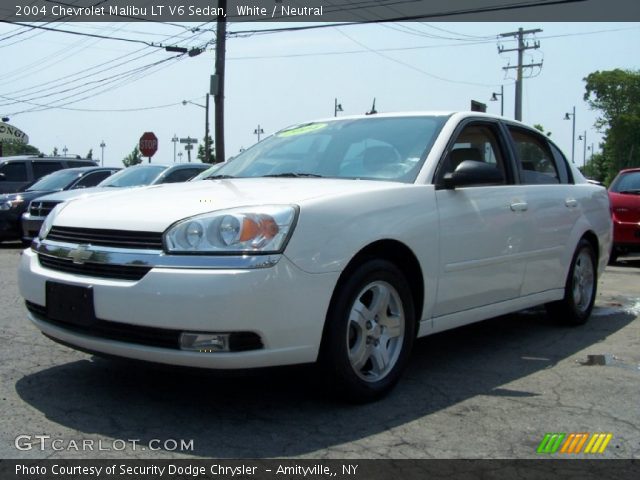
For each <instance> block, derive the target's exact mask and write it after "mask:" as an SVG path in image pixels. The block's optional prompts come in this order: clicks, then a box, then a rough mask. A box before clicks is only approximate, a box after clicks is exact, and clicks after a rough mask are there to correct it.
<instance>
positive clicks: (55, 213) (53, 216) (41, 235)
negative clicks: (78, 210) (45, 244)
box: [38, 202, 70, 240]
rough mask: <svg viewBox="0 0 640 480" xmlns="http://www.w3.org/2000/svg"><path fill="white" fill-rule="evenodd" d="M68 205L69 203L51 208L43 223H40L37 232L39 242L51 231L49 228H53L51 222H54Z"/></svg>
mask: <svg viewBox="0 0 640 480" xmlns="http://www.w3.org/2000/svg"><path fill="white" fill-rule="evenodd" d="M69 203H70V202H62V203H59V204H58V205H56V206H55V207H54V208H53V210H51V212H49V215H47V216H46V218H45V219H44V222H42V226H41V227H40V232H38V237H39V238H40V240H44V239H45V238H46V236H47V235H48V234H49V230H51V227H53V222H54V221H55V219H56V217H57V216H58V215H59V214H60V212H61V211H62V209H63V208H65V207H66V206H67V205H69Z"/></svg>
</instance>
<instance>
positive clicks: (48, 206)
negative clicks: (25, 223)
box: [29, 200, 60, 218]
mask: <svg viewBox="0 0 640 480" xmlns="http://www.w3.org/2000/svg"><path fill="white" fill-rule="evenodd" d="M58 203H60V202H55V201H51V202H48V201H40V200H34V201H32V202H31V203H30V204H29V215H31V216H32V217H38V218H44V217H46V216H47V215H49V214H50V213H51V210H53V209H54V208H55V206H56V205H58Z"/></svg>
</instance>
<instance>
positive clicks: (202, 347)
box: [180, 333, 229, 353]
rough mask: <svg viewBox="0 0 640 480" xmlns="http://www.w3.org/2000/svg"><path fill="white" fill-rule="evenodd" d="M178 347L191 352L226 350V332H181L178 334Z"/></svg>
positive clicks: (227, 343)
mask: <svg viewBox="0 0 640 480" xmlns="http://www.w3.org/2000/svg"><path fill="white" fill-rule="evenodd" d="M180 349H181V350H190V351H192V352H203V353H209V352H228V351H229V334H228V333H183V334H181V335H180Z"/></svg>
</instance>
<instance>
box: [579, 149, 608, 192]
mask: <svg viewBox="0 0 640 480" xmlns="http://www.w3.org/2000/svg"><path fill="white" fill-rule="evenodd" d="M582 173H583V174H584V176H585V177H587V178H591V179H593V180H597V181H599V182H602V183H604V184H606V185H608V184H609V183H610V181H611V180H610V179H608V178H607V177H608V174H609V165H608V164H607V162H606V159H605V156H604V155H603V154H602V153H594V154H593V155H592V156H591V158H590V159H589V161H588V162H587V164H586V165H585V166H584V168H583V169H582ZM607 180H609V181H607Z"/></svg>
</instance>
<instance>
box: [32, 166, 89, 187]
mask: <svg viewBox="0 0 640 480" xmlns="http://www.w3.org/2000/svg"><path fill="white" fill-rule="evenodd" d="M79 176H80V173H79V172H78V171H77V170H58V171H57V172H53V173H50V174H49V175H47V176H46V177H42V178H41V179H40V180H38V181H37V182H36V183H34V184H33V185H31V186H30V187H29V188H27V190H26V191H27V192H33V191H40V190H42V191H44V190H62V189H64V188H66V187H67V186H69V184H70V183H71V182H73V181H74V180H75V179H76V178H78V177H79Z"/></svg>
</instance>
